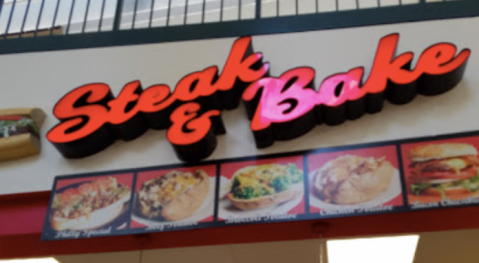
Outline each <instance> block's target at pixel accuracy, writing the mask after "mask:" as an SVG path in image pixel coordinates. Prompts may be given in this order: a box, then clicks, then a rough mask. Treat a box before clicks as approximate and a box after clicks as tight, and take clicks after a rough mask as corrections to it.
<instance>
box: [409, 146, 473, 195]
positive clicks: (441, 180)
mask: <svg viewBox="0 0 479 263" xmlns="http://www.w3.org/2000/svg"><path fill="white" fill-rule="evenodd" d="M408 157H409V159H410V161H411V164H410V167H409V168H410V169H411V171H410V177H409V182H410V190H411V192H412V193H413V194H414V195H418V196H421V195H430V196H441V197H442V198H448V197H451V196H454V195H458V194H466V195H467V194H469V195H470V194H472V193H475V192H477V191H478V190H479V175H478V168H479V158H478V153H477V149H476V148H475V147H474V146H472V145H470V144H466V143H442V144H428V145H422V146H418V147H415V148H413V149H411V150H410V151H409V152H408Z"/></svg>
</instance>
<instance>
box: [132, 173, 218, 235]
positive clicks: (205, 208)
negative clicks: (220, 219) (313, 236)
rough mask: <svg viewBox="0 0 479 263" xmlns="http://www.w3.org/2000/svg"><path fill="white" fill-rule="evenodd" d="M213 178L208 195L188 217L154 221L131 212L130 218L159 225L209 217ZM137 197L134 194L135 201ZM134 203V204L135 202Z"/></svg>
mask: <svg viewBox="0 0 479 263" xmlns="http://www.w3.org/2000/svg"><path fill="white" fill-rule="evenodd" d="M215 181H216V180H215V179H212V178H211V177H210V190H209V192H208V196H206V199H205V201H204V202H203V204H202V205H201V207H200V208H198V210H196V212H194V213H193V214H192V215H191V216H190V217H187V218H185V219H182V220H179V221H174V222H173V221H171V222H170V221H163V222H160V221H155V220H149V219H145V218H143V217H140V216H137V215H135V213H133V214H132V216H131V218H132V219H133V220H135V221H136V222H138V223H140V224H143V225H146V226H160V225H165V224H172V223H195V222H199V221H201V220H203V219H205V218H208V217H211V216H213V214H214V209H215V208H214V207H215V206H214V204H215V189H216V184H215ZM136 200H137V198H136V196H135V202H136ZM135 205H136V204H135Z"/></svg>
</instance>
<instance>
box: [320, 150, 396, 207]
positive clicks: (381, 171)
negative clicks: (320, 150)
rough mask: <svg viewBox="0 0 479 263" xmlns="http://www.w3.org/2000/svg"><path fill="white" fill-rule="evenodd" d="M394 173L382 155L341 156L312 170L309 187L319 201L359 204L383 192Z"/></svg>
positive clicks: (389, 184) (394, 170)
mask: <svg viewBox="0 0 479 263" xmlns="http://www.w3.org/2000/svg"><path fill="white" fill-rule="evenodd" d="M395 174H396V169H395V168H394V166H393V165H392V164H391V163H390V162H389V161H387V160H386V159H385V158H384V157H382V158H374V157H361V156H356V155H343V156H339V157H337V158H335V159H333V160H331V161H329V162H327V163H326V164H325V165H324V166H322V167H321V168H320V169H318V170H316V171H315V172H313V180H312V183H313V186H312V188H313V193H314V194H315V195H316V197H318V198H319V199H320V202H322V203H329V204H338V205H351V204H360V203H364V202H367V201H370V200H372V199H374V198H376V197H378V196H379V195H380V194H382V193H383V192H385V191H386V190H387V189H388V188H389V187H390V186H391V182H392V181H393V177H394V176H395ZM396 177H397V176H396ZM398 188H399V187H398ZM384 201H387V200H384ZM380 203H382V202H380Z"/></svg>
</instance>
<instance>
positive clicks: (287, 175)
mask: <svg viewBox="0 0 479 263" xmlns="http://www.w3.org/2000/svg"><path fill="white" fill-rule="evenodd" d="M303 194H304V184H303V171H302V170H300V169H299V168H298V167H297V166H296V165H294V164H291V163H290V164H263V165H256V166H248V167H244V168H241V169H239V170H238V171H236V173H235V174H234V175H233V178H232V185H231V188H230V191H229V193H227V198H228V200H229V201H230V202H231V203H232V204H233V205H234V206H235V207H236V208H238V209H240V210H255V209H261V208H266V207H272V206H275V205H278V204H281V203H285V202H287V201H291V200H293V199H297V198H299V197H302V196H303Z"/></svg>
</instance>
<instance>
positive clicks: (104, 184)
mask: <svg viewBox="0 0 479 263" xmlns="http://www.w3.org/2000/svg"><path fill="white" fill-rule="evenodd" d="M132 182H133V174H132V173H128V174H120V175H108V176H96V177H87V178H77V179H65V180H58V181H57V184H56V190H55V194H54V196H53V200H52V204H51V208H50V209H51V210H50V213H49V223H50V227H51V230H53V231H65V230H78V231H83V230H97V229H106V228H110V229H112V230H113V231H114V230H123V229H126V227H127V222H128V218H129V215H128V212H129V209H130V199H131V186H132Z"/></svg>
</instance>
